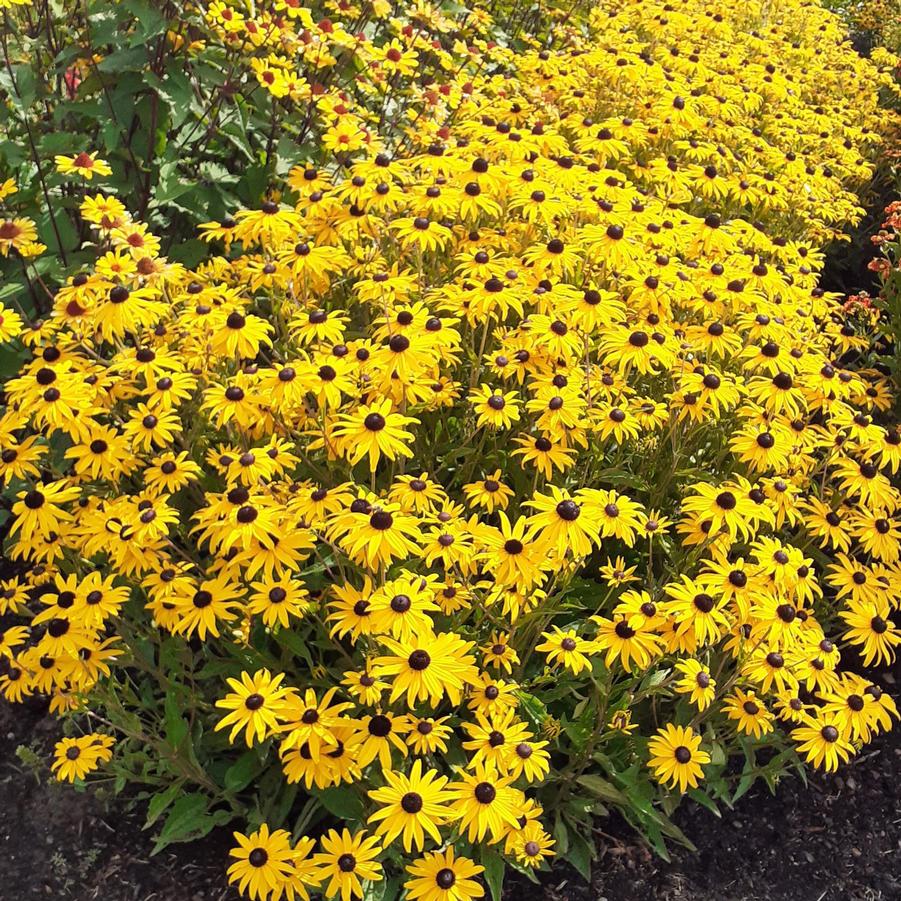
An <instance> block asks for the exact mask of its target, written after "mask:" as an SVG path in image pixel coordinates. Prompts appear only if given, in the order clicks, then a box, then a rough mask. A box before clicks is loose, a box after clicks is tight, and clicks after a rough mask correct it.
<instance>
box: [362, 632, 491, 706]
mask: <svg viewBox="0 0 901 901" xmlns="http://www.w3.org/2000/svg"><path fill="white" fill-rule="evenodd" d="M381 643H382V644H383V645H384V646H385V648H387V649H388V650H389V651H390V652H391V654H388V655H385V656H382V657H376V658H375V660H374V661H373V672H374V673H375V674H376V675H377V676H379V677H380V678H382V677H384V678H386V679H390V681H391V696H390V700H391V702H392V703H393V702H394V701H396V700H397V699H398V698H401V697H403V696H404V695H406V701H407V705H408V706H409V707H413V706H414V705H415V704H416V703H417V702H418V701H428V702H429V703H430V704H431V705H432V706H433V707H437V706H438V704H440V703H441V700H442V699H443V698H444V697H445V695H446V696H447V697H448V698H449V699H450V701H451V703H452V704H459V703H460V700H461V698H462V693H463V690H464V689H465V687H466V686H467V685H477V684H478V682H479V672H478V669H477V668H476V666H475V657H474V656H473V654H472V648H473V647H474V642H471V641H464V640H463V639H462V638H460V636H459V635H456V634H454V633H448V632H442V633H440V634H439V635H434V634H432V633H431V632H426V633H423V634H419V635H411V636H410V638H409V640H408V641H403V640H400V641H395V640H393V639H390V638H382V639H381Z"/></svg>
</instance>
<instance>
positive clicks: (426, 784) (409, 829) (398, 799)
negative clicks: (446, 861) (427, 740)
mask: <svg viewBox="0 0 901 901" xmlns="http://www.w3.org/2000/svg"><path fill="white" fill-rule="evenodd" d="M385 780H386V781H387V783H388V784H387V785H385V786H383V787H382V788H378V789H375V790H373V791H371V792H369V797H370V798H372V800H373V801H375V802H376V803H377V804H378V805H380V806H379V809H378V810H376V812H375V813H373V814H372V815H371V816H370V817H369V820H368V822H369V823H377V824H378V825H377V826H376V827H375V833H376V835H378V836H380V837H381V838H382V840H383V841H384V842H386V843H389V844H390V843H391V842H393V841H394V839H395V838H397V837H398V836H400V837H401V840H402V843H403V846H404V850H405V851H407V852H409V851H410V850H411V849H415V850H418V851H421V850H422V848H423V847H424V845H425V836H426V835H429V836H430V837H431V838H432V839H434V841H435V842H436V843H438V844H440V843H441V832H440V830H439V828H438V827H439V826H441V825H443V824H444V823H445V822H446V821H447V818H448V811H447V804H448V802H449V800H450V795H449V794H448V792H447V791H446V790H445V785H446V784H447V781H448V780H447V777H446V776H439V775H438V772H437V771H436V770H434V769H429V770H425V771H424V770H423V767H422V761H421V760H414V761H413V765H412V767H411V768H410V772H409V774H408V775H405V774H403V773H398V772H386V773H385Z"/></svg>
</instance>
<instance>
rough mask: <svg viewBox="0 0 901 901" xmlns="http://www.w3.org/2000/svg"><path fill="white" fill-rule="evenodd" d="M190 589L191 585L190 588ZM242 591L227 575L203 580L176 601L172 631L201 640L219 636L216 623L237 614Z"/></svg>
mask: <svg viewBox="0 0 901 901" xmlns="http://www.w3.org/2000/svg"><path fill="white" fill-rule="evenodd" d="M192 587H193V586H192ZM243 594H244V589H243V588H242V587H241V586H240V585H239V584H238V583H236V582H233V581H231V580H230V579H229V578H228V576H225V575H219V576H216V577H215V578H214V579H206V580H204V581H203V582H201V583H200V585H199V586H198V587H197V588H196V590H193V591H191V590H190V589H189V590H188V592H186V593H185V594H184V595H182V596H180V597H178V598H177V600H176V604H177V608H178V620H177V622H176V624H175V626H174V629H173V631H175V632H177V633H180V634H185V635H194V634H195V633H196V635H197V637H198V638H199V639H200V640H201V641H203V640H204V639H205V638H206V637H207V635H213V636H217V637H218V635H219V623H220V620H223V621H225V622H231V621H232V620H234V619H235V617H236V616H237V614H236V613H235V610H234V608H235V607H237V606H239V605H240V603H241V598H242V596H243Z"/></svg>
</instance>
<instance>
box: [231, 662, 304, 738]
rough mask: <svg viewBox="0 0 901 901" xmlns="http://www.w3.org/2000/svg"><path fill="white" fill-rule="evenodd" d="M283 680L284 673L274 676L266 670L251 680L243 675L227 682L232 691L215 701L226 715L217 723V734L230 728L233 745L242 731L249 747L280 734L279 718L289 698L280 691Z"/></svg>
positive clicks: (282, 689) (286, 693) (249, 676)
mask: <svg viewBox="0 0 901 901" xmlns="http://www.w3.org/2000/svg"><path fill="white" fill-rule="evenodd" d="M284 677H285V674H284V673H277V674H276V675H275V676H273V675H272V674H271V673H270V672H269V670H267V669H261V670H258V671H257V672H256V673H254V674H253V675H252V676H251V675H250V674H249V673H246V672H245V673H242V674H241V678H240V679H228V680H227V681H228V684H229V686H230V687H231V689H232V691H231V693H230V694H228V695H226V696H225V697H224V698H221V699H220V700H218V701H216V706H217V707H222V708H223V709H225V710H228V711H229V713H227V714H226V715H225V716H224V717H223V718H222V719H221V720H219V722H218V723H216V730H217V731H218V730H219V729H226V728H228V727H229V726H231V732H230V733H229V741H234V740H235V737H236V736H237V735H238V734H239V733H240V732H241V731H242V730H243V731H244V740H245V741H246V742H247V746H248V747H250V746H251V745H252V744H254V742H258V741H263V740H264V739H265V738H267V737H268V736H269V735H272V734H274V733H275V732H277V731H279V725H280V723H279V716H280V715H281V714H282V713H283V712H284V707H285V705H284V701H285V698H286V697H287V695H288V690H287V689H286V688H283V687H281V683H282V680H283V679H284Z"/></svg>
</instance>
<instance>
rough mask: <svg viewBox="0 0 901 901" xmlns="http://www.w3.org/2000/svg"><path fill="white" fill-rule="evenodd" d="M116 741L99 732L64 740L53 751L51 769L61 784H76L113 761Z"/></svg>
mask: <svg viewBox="0 0 901 901" xmlns="http://www.w3.org/2000/svg"><path fill="white" fill-rule="evenodd" d="M114 744H115V739H114V738H113V737H112V736H110V735H103V734H101V733H99V732H94V733H91V734H90V735H82V736H80V737H78V738H63V739H62V740H60V741H58V742H57V743H56V746H55V747H54V750H53V763H52V764H51V765H50V769H51V771H52V772H53V774H54V775H55V776H56V778H57V779H58V780H59V781H60V782H74V781H75V780H76V779H84V777H85V776H87V775H88V774H90V773H93V772H94V770H96V769H97V768H98V767H99V766H100V765H101V764H102V763H106V762H107V761H109V760H111V759H112V756H113V745H114Z"/></svg>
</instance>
